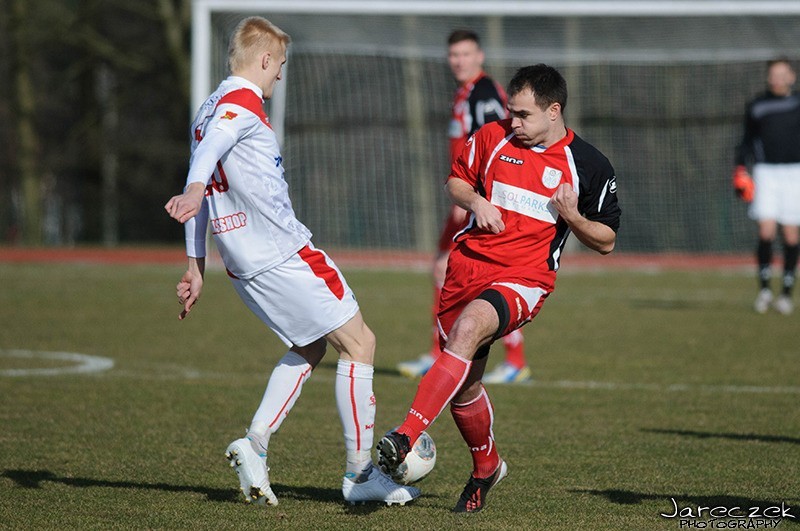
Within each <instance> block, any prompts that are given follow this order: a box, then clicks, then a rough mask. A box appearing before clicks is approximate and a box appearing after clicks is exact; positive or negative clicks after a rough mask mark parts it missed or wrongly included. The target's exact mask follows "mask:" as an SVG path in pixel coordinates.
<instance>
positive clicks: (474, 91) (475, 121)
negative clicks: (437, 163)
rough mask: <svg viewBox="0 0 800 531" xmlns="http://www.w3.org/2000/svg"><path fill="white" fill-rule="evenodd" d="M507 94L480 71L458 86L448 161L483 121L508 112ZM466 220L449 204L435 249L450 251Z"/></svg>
mask: <svg viewBox="0 0 800 531" xmlns="http://www.w3.org/2000/svg"><path fill="white" fill-rule="evenodd" d="M507 100H508V98H507V97H506V93H505V91H504V90H503V87H501V86H500V84H498V83H497V82H496V81H494V80H493V79H492V78H490V77H489V76H488V75H486V73H485V72H483V71H481V73H480V74H478V76H477V77H476V78H475V79H473V80H472V81H470V82H469V83H465V84H464V85H461V86H459V87H458V90H456V93H455V96H453V107H452V115H451V117H450V128H449V130H448V136H449V137H450V164H452V163H453V162H455V160H456V159H457V158H458V156H459V155H460V154H461V150H463V149H464V144H466V143H467V139H468V138H469V137H470V136H471V135H472V134H473V133H474V132H475V131H477V130H478V129H480V128H481V127H483V126H484V125H485V124H488V123H490V122H494V121H496V120H502V119H503V118H505V117H506V116H507V115H508V112H507V110H506V104H507ZM465 222H466V219H465V215H464V211H463V210H462V209H461V208H460V207H456V206H453V207H452V208H451V209H450V212H449V214H448V216H447V219H446V220H445V226H444V228H443V229H442V234H441V236H440V237H439V252H446V251H451V250H452V249H453V247H455V243H453V236H455V234H456V232H458V231H459V230H460V229H461V228H462V227H463V226H464V223H465Z"/></svg>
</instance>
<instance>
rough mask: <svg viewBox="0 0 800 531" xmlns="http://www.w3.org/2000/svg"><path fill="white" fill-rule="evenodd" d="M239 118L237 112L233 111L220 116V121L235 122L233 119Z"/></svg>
mask: <svg viewBox="0 0 800 531" xmlns="http://www.w3.org/2000/svg"><path fill="white" fill-rule="evenodd" d="M237 116H239V115H238V114H236V113H235V112H233V111H225V114H223V115H222V116H220V117H219V119H220V120H233V119H234V118H236V117H237Z"/></svg>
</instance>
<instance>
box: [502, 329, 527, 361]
mask: <svg viewBox="0 0 800 531" xmlns="http://www.w3.org/2000/svg"><path fill="white" fill-rule="evenodd" d="M503 346H504V347H505V348H506V363H508V364H509V365H513V366H514V367H516V368H517V369H521V368H523V367H524V366H525V349H524V348H523V336H522V331H521V330H519V329H517V330H514V331H513V332H511V333H510V334H508V335H505V336H503Z"/></svg>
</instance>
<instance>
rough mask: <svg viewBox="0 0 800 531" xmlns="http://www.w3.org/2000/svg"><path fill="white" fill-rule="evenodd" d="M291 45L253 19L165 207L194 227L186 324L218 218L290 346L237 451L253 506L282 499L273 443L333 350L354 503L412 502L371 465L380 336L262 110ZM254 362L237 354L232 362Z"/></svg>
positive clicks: (247, 297) (246, 291)
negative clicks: (273, 471)
mask: <svg viewBox="0 0 800 531" xmlns="http://www.w3.org/2000/svg"><path fill="white" fill-rule="evenodd" d="M289 40H290V39H289V36H288V35H287V34H286V33H284V32H283V31H282V30H280V29H279V28H278V27H276V26H274V25H273V24H271V23H270V22H269V21H267V20H266V19H264V18H261V17H250V18H246V19H244V20H243V21H242V22H241V23H240V24H239V25H238V26H237V28H236V30H235V32H234V34H233V36H232V38H231V42H230V47H229V50H228V59H229V66H230V70H231V74H232V75H231V76H229V77H228V78H227V79H225V80H224V81H223V82H222V83H221V84H220V85H219V87H218V88H217V90H216V91H215V92H214V93H213V94H212V95H211V96H209V98H208V99H207V100H206V101H205V103H203V105H202V107H201V108H200V110H199V112H198V114H197V116H196V118H195V120H194V122H193V124H192V129H191V136H192V156H191V160H190V167H189V175H188V177H187V180H186V188H185V189H184V193H182V194H180V195H177V196H175V197H173V198H171V199H170V200H169V202H167V204H166V205H165V208H166V210H167V212H169V215H170V216H171V217H173V218H174V219H176V220H178V221H180V222H181V223H184V224H185V227H186V251H187V255H188V261H189V265H188V268H187V270H186V272H185V273H184V274H183V277H182V278H181V279H180V282H179V283H178V285H177V295H178V301H179V302H180V304H182V305H183V311H182V312H181V315H180V318H181V319H183V318H185V317H186V316H188V315H189V312H190V311H191V310H192V307H193V306H194V304H195V303H196V302H197V300H198V298H199V297H200V294H201V291H202V287H203V273H204V268H205V259H204V257H205V251H206V249H205V235H206V228H207V227H208V225H209V221H210V225H211V233H212V234H213V236H214V240H215V242H216V244H217V247H218V249H219V252H220V254H221V255H222V260H223V261H224V263H225V267H226V269H227V271H228V276H229V277H230V280H231V283H232V284H233V287H234V288H235V289H236V292H237V293H238V294H239V296H240V297H241V298H242V301H243V302H244V303H245V305H246V306H247V307H248V308H250V310H252V311H253V313H255V314H256V316H258V317H259V318H260V319H261V320H262V321H263V322H264V323H265V324H266V325H267V326H268V327H269V328H271V329H272V330H273V331H274V332H275V333H276V334H277V335H278V337H279V338H280V339H281V340H282V341H283V342H284V343H285V344H286V346H287V347H288V351H287V352H286V354H285V355H283V357H282V358H281V359H280V360H279V361H278V363H277V365H276V366H275V368H274V369H273V370H272V374H271V376H270V378H269V382H268V384H267V388H266V391H265V392H264V395H263V397H262V399H261V403H260V405H259V407H258V409H257V410H256V412H255V415H254V416H253V419H252V422H251V424H250V427H249V429H248V430H247V435H246V437H243V438H241V439H237V440H235V441H233V442H232V443H231V444H230V445H229V446H228V449H227V451H226V457H227V458H228V460H229V461H230V464H231V466H232V467H233V468H234V470H235V471H236V473H237V475H238V476H239V482H240V486H241V489H242V492H243V493H244V495H245V499H246V501H248V502H250V501H254V502H256V503H261V504H267V505H275V504H277V503H278V500H277V498H276V497H275V494H274V493H273V492H272V489H271V488H270V484H269V474H268V471H269V469H268V467H267V451H268V448H269V441H270V436H271V435H272V434H273V433H275V432H276V431H277V430H278V428H279V427H280V426H281V423H282V422H283V420H284V419H285V418H286V416H287V415H288V413H289V411H290V410H291V409H292V406H294V404H295V402H296V401H297V398H298V396H299V395H300V391H301V390H302V387H303V384H304V383H305V381H306V380H307V379H308V378H309V377H310V376H311V373H312V371H313V369H314V368H315V367H316V366H317V364H318V363H319V362H320V360H321V359H322V357H323V356H324V355H325V350H326V346H327V344H328V343H330V344H331V345H332V346H333V347H334V348H335V349H336V350H337V351H338V352H339V362H338V367H337V370H336V378H335V384H334V386H335V396H336V405H337V409H338V411H339V416H340V418H341V421H342V426H343V429H344V441H345V450H346V468H345V470H346V471H345V475H344V478H343V480H342V494H343V495H344V499H345V500H346V501H348V502H351V503H355V502H364V501H381V502H386V503H388V504H393V503H399V504H404V503H405V502H408V501H410V500H412V499H414V498H416V497H417V496H419V490H418V489H416V488H413V487H405V486H401V485H397V484H395V483H394V482H393V481H392V480H391V479H389V477H387V476H386V475H385V474H384V473H383V472H381V471H380V469H379V468H378V467H376V466H373V464H372V453H371V451H372V444H373V432H374V425H375V395H374V394H373V391H372V377H373V355H374V351H375V336H374V335H373V334H372V332H371V331H370V329H369V328H368V327H367V325H366V324H365V323H364V320H363V318H362V316H361V312H360V311H359V307H358V303H357V302H356V300H355V297H354V295H353V292H352V291H351V290H350V287H349V286H348V285H347V282H346V281H345V279H344V277H343V276H342V274H341V272H340V271H339V269H338V268H337V267H336V265H335V264H334V263H333V262H332V261H331V259H330V258H329V257H328V256H327V255H326V254H325V253H324V252H323V251H321V250H319V249H316V248H315V247H314V246H313V245H312V243H311V241H310V238H311V233H310V231H309V230H308V229H307V228H306V227H305V226H304V225H303V224H302V223H300V222H299V221H298V220H297V218H296V217H295V214H294V210H293V209H292V204H291V201H290V200H289V195H288V186H287V184H286V181H285V180H284V176H283V174H284V169H283V165H282V160H283V159H282V157H281V154H280V151H279V147H278V139H277V136H276V135H275V133H274V132H273V131H272V127H271V126H270V123H269V119H268V118H267V116H266V114H265V113H264V109H263V100H266V99H269V98H270V97H271V96H272V91H273V88H274V86H275V83H276V82H277V81H278V80H280V79H281V69H282V65H283V64H284V63H285V62H286V47H287V45H288V43H289ZM204 198H205V200H204ZM209 217H210V218H211V219H210V220H209ZM244 355H245V354H244V353H242V352H232V353H231V363H232V364H233V365H236V359H237V358H238V357H241V356H244Z"/></svg>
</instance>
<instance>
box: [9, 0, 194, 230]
mask: <svg viewBox="0 0 800 531" xmlns="http://www.w3.org/2000/svg"><path fill="white" fill-rule="evenodd" d="M0 13H3V14H4V15H3V16H1V17H0V57H2V60H1V61H0V124H2V125H0V243H5V244H8V243H12V244H29V245H39V244H51V245H56V244H75V243H83V242H92V243H96V242H103V243H105V244H107V245H114V244H116V243H119V242H137V241H138V242H141V241H163V240H174V239H176V238H177V237H178V234H179V227H177V226H176V225H175V224H173V223H170V221H169V220H168V219H167V217H166V215H165V214H164V212H163V210H162V208H161V206H162V205H163V204H164V202H165V201H166V199H167V198H168V197H169V196H170V195H171V194H172V193H174V192H175V191H176V190H178V189H179V188H180V186H181V183H182V181H183V179H184V178H185V172H186V168H187V166H188V133H187V130H188V120H189V116H190V109H189V71H190V60H189V32H190V23H191V0H137V1H126V0H36V1H32V0H0Z"/></svg>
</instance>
